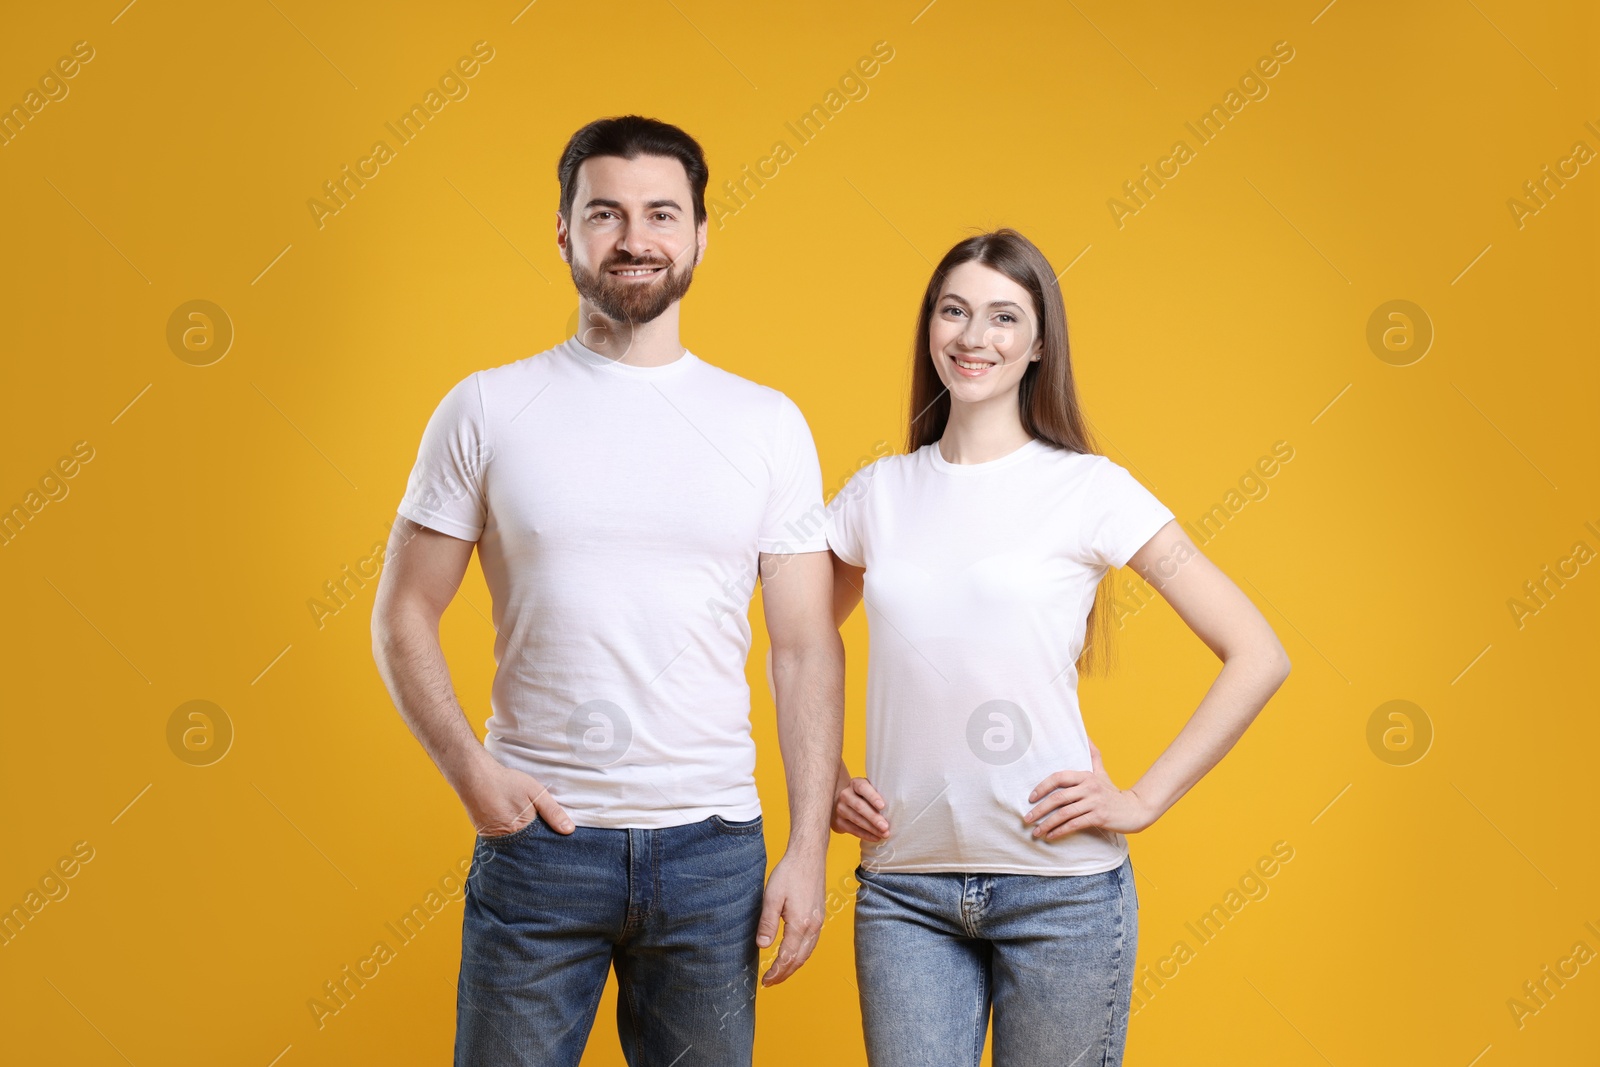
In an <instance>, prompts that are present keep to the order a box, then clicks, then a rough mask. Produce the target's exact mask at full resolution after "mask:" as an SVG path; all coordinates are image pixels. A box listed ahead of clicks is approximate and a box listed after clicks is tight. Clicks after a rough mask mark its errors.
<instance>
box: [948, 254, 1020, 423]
mask: <svg viewBox="0 0 1600 1067" xmlns="http://www.w3.org/2000/svg"><path fill="white" fill-rule="evenodd" d="M928 350H929V353H930V354H931V355H932V357H933V365H934V367H935V369H936V370H937V371H938V373H939V380H940V381H942V382H943V383H944V385H945V388H946V389H948V390H950V399H951V401H952V402H956V403H968V404H971V403H978V402H981V401H984V400H990V399H993V398H994V397H997V396H1002V395H1005V394H1007V393H1015V392H1016V390H1017V386H1018V385H1019V384H1020V383H1021V381H1022V374H1023V372H1024V371H1026V370H1027V369H1028V363H1029V362H1030V361H1032V360H1035V359H1038V358H1039V357H1040V356H1041V355H1042V353H1043V352H1044V344H1043V341H1042V340H1041V339H1040V336H1039V319H1038V316H1037V315H1036V314H1035V312H1034V309H1033V298H1032V297H1031V296H1029V295H1028V291H1027V290H1026V289H1024V288H1023V287H1022V286H1020V285H1018V284H1017V283H1016V282H1014V281H1012V280H1011V279H1010V278H1007V277H1006V276H1005V275H1004V274H1001V273H1000V272H999V271H997V270H995V269H993V268H992V267H986V266H984V265H983V264H981V263H972V262H969V263H963V264H961V265H960V266H958V267H956V268H955V269H954V270H952V271H951V272H950V273H949V275H947V276H946V278H945V282H944V287H943V288H942V289H941V290H940V291H939V299H938V301H937V302H936V303H935V304H934V306H933V317H932V319H930V320H929V323H928Z"/></svg>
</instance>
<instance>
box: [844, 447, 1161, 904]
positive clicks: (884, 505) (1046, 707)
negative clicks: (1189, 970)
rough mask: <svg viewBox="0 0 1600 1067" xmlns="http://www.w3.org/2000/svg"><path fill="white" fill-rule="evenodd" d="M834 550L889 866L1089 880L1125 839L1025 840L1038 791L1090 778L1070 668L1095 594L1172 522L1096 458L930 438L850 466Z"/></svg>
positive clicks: (1119, 853) (878, 849)
mask: <svg viewBox="0 0 1600 1067" xmlns="http://www.w3.org/2000/svg"><path fill="white" fill-rule="evenodd" d="M828 514H829V530H828V543H829V545H830V547H831V548H832V549H833V551H834V552H835V553H836V554H837V555H838V557H839V558H840V559H842V560H844V561H845V562H847V563H850V564H852V565H854V566H858V567H865V568H866V573H865V575H864V583H865V584H864V591H865V609H866V612H867V620H868V630H869V641H870V648H869V653H868V659H867V754H866V777H867V778H868V779H870V780H871V782H872V784H873V785H874V786H875V787H876V788H877V790H878V791H879V792H880V793H881V794H882V795H883V798H884V800H885V801H887V802H888V807H887V808H886V809H885V811H884V812H883V814H884V816H885V817H886V818H887V819H888V821H889V825H890V827H891V837H890V839H889V840H888V841H886V842H881V843H878V844H872V843H869V842H863V844H862V850H861V854H862V863H863V864H865V865H866V866H868V868H869V869H878V870H886V871H965V872H973V873H977V872H992V873H1002V874H1047V875H1068V874H1095V873H1099V872H1101V871H1107V870H1111V869H1113V868H1116V867H1118V866H1120V865H1121V864H1122V861H1123V859H1124V858H1125V857H1126V856H1127V854H1128V844H1127V839H1126V838H1125V837H1124V836H1123V835H1122V834H1120V833H1115V832H1110V831H1103V830H1100V829H1091V830H1086V831H1079V832H1075V833H1071V834H1068V835H1067V836H1066V837H1064V838H1059V839H1057V840H1055V841H1041V840H1038V839H1036V838H1034V837H1032V836H1031V834H1032V830H1033V827H1031V826H1026V825H1024V824H1023V822H1022V817H1023V816H1024V815H1025V814H1026V813H1027V812H1028V811H1030V810H1031V809H1032V808H1033V804H1032V803H1030V802H1029V800H1028V795H1029V793H1031V792H1032V790H1033V788H1034V787H1035V786H1036V785H1038V783H1039V782H1040V781H1042V780H1043V779H1044V778H1045V777H1046V776H1048V775H1049V774H1051V773H1052V772H1055V771H1059V770H1085V771H1086V770H1089V769H1090V756H1089V745H1088V735H1087V733H1086V732H1085V729H1084V724H1083V718H1082V716H1081V714H1080V713H1079V707H1078V693H1077V690H1078V674H1077V670H1076V668H1075V666H1074V664H1075V662H1076V661H1077V659H1078V654H1079V653H1080V652H1081V651H1082V649H1083V640H1084V631H1085V626H1086V623H1087V617H1088V613H1089V609H1090V605H1091V603H1092V601H1093V597H1094V592H1095V587H1096V586H1097V585H1098V583H1099V581H1100V579H1101V577H1102V576H1103V575H1104V574H1105V572H1106V569H1107V568H1109V567H1121V566H1123V565H1124V564H1126V563H1127V561H1128V559H1129V557H1131V556H1132V555H1133V554H1134V553H1135V552H1137V551H1138V550H1139V549H1140V548H1141V547H1142V546H1143V545H1144V544H1145V543H1146V542H1147V541H1149V540H1150V538H1151V537H1152V536H1153V535H1154V534H1155V533H1156V531H1157V530H1159V529H1160V528H1161V527H1162V526H1164V525H1166V524H1167V523H1168V522H1169V521H1171V520H1172V518H1173V514H1172V512H1171V511H1170V510H1168V509H1167V507H1166V506H1165V505H1164V504H1162V503H1161V502H1160V501H1159V500H1157V499H1156V497H1155V496H1154V495H1152V494H1151V493H1150V491H1149V490H1147V489H1145V488H1144V487H1143V486H1142V485H1140V484H1139V483H1138V482H1137V481H1135V480H1134V478H1133V476H1132V475H1131V474H1129V473H1128V472H1127V471H1126V470H1125V469H1124V468H1122V467H1120V466H1118V465H1117V464H1116V463H1114V462H1112V461H1111V460H1109V459H1107V458H1106V457H1104V456H1099V455H1090V454H1084V453H1078V452H1072V451H1069V450H1066V449H1062V448H1058V447H1056V446H1053V445H1051V444H1049V443H1047V442H1044V441H1040V440H1038V439H1031V440H1030V441H1029V442H1028V443H1027V444H1025V445H1023V446H1022V447H1021V448H1019V449H1016V450H1015V451H1013V452H1010V453H1008V454H1006V455H1004V456H1002V457H1000V458H999V459H995V460H991V461H989V462H985V463H970V464H955V463H950V462H948V461H947V460H945V459H944V457H943V454H942V453H941V452H940V451H939V446H938V445H937V444H930V445H925V446H924V447H922V448H920V449H918V450H917V451H915V452H913V453H910V454H909V455H896V456H886V457H884V458H883V459H880V460H878V461H877V462H875V463H873V464H872V465H871V466H868V467H865V468H863V469H862V470H860V471H858V472H857V473H856V474H855V476H854V477H852V478H851V479H850V481H849V482H848V483H846V485H845V486H844V488H843V489H841V490H840V491H839V493H838V495H837V496H835V497H834V499H833V500H832V501H830V503H829V505H828Z"/></svg>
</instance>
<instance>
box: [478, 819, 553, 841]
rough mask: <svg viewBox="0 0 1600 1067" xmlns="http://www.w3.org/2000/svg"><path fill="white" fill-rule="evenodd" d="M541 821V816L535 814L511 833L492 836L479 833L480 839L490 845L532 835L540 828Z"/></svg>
mask: <svg viewBox="0 0 1600 1067" xmlns="http://www.w3.org/2000/svg"><path fill="white" fill-rule="evenodd" d="M541 821H542V820H541V819H540V818H539V816H537V815H535V816H534V817H533V818H531V819H529V820H528V821H527V822H526V823H524V824H523V825H521V826H519V827H517V828H516V829H515V830H513V831H511V832H510V833H509V834H496V835H494V836H493V837H490V836H488V835H487V834H479V835H478V840H479V841H482V842H484V843H485V844H488V845H500V844H501V843H503V842H506V841H513V840H515V839H517V838H519V837H531V836H532V833H533V831H534V830H536V829H537V828H538V826H539V823H540V822H541Z"/></svg>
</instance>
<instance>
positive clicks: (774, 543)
mask: <svg viewBox="0 0 1600 1067" xmlns="http://www.w3.org/2000/svg"><path fill="white" fill-rule="evenodd" d="M779 396H780V397H782V403H781V404H779V406H778V411H777V413H776V418H775V420H774V427H773V441H772V456H773V463H772V487H771V489H770V491H769V492H768V495H767V510H766V512H765V514H763V515H762V518H761V532H760V533H759V534H758V535H757V537H756V547H757V549H758V550H759V551H762V552H771V553H775V554H788V553H791V552H821V551H823V550H825V549H826V548H827V547H828V541H827V535H826V533H825V531H824V526H825V524H826V515H825V513H824V511H823V507H822V466H821V464H819V463H818V462H817V445H816V442H815V441H813V440H812V439H811V427H809V426H808V425H806V417H805V416H804V415H803V414H801V413H800V409H799V407H797V406H796V405H795V402H794V401H793V400H790V399H789V398H788V397H787V396H783V394H781V393H780V394H779Z"/></svg>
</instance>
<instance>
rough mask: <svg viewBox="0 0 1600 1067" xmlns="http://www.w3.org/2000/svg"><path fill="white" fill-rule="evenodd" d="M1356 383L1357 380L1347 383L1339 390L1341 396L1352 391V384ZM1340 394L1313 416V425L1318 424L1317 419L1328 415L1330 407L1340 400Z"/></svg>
mask: <svg viewBox="0 0 1600 1067" xmlns="http://www.w3.org/2000/svg"><path fill="white" fill-rule="evenodd" d="M1354 384H1355V382H1351V383H1349V385H1346V386H1345V387H1344V388H1343V389H1341V390H1339V396H1344V394H1346V393H1348V392H1349V391H1350V386H1351V385H1354ZM1339 396H1336V397H1334V398H1333V399H1332V400H1330V401H1328V402H1327V403H1326V404H1325V405H1323V408H1322V410H1321V411H1319V412H1317V413H1316V415H1314V416H1313V417H1312V419H1311V425H1313V426H1315V425H1316V424H1317V419H1320V418H1322V416H1324V415H1326V414H1327V413H1328V409H1329V408H1331V407H1333V405H1335V404H1337V403H1338V402H1339Z"/></svg>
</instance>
